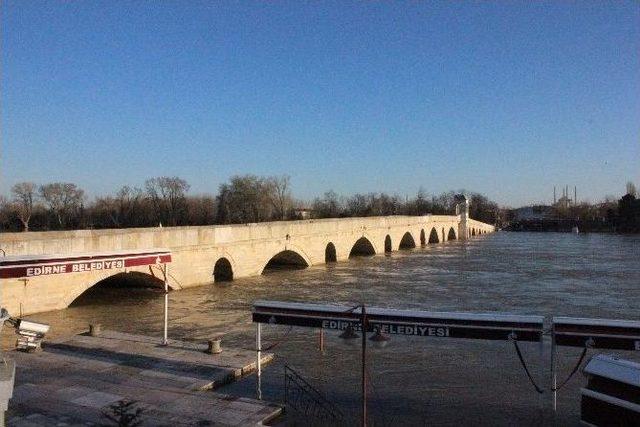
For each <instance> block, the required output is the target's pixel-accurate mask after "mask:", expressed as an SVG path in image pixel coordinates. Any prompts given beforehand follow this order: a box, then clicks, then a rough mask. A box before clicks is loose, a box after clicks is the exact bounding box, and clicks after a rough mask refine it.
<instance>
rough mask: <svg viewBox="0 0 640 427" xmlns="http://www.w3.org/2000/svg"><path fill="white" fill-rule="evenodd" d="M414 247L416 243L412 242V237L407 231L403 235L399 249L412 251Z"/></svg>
mask: <svg viewBox="0 0 640 427" xmlns="http://www.w3.org/2000/svg"><path fill="white" fill-rule="evenodd" d="M415 247H416V241H415V240H413V236H412V235H411V233H409V232H408V231H407V232H406V233H404V235H403V236H402V239H401V240H400V246H399V249H413V248H415Z"/></svg>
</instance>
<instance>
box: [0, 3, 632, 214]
mask: <svg viewBox="0 0 640 427" xmlns="http://www.w3.org/2000/svg"><path fill="white" fill-rule="evenodd" d="M1 4H2V6H1V7H2V163H1V178H2V181H1V183H0V193H3V194H8V191H9V188H10V186H11V185H12V184H13V183H14V182H17V181H22V180H32V181H36V182H39V183H43V182H50V181H71V182H76V183H78V184H80V185H81V186H82V187H84V188H85V189H86V190H87V191H88V192H89V194H91V195H101V194H106V193H110V192H112V191H115V190H116V189H117V188H119V187H120V186H122V185H124V184H136V185H140V186H141V185H142V184H143V182H144V180H145V179H146V178H148V177H152V176H159V175H172V176H173V175H178V176H181V177H183V178H185V179H187V180H188V181H189V183H191V185H192V193H198V192H207V191H210V192H215V191H217V187H218V185H219V184H220V183H221V182H223V181H225V180H226V179H227V178H228V177H229V176H231V175H233V174H244V173H253V174H258V175H270V174H284V173H286V174H289V175H291V177H292V184H293V186H294V193H295V195H296V196H297V197H301V198H311V197H313V196H315V195H319V194H321V193H323V192H324V191H326V190H329V189H334V190H335V191H336V192H338V193H342V194H351V193H354V192H370V191H386V192H390V193H398V194H401V195H404V194H410V195H412V194H415V192H416V191H417V190H418V188H419V187H420V186H423V187H424V188H425V189H426V190H427V191H429V192H433V193H438V192H441V191H445V190H449V189H457V188H467V189H469V190H474V191H479V192H483V193H485V194H487V195H488V196H489V197H491V198H493V199H495V200H497V201H499V202H501V203H504V204H508V205H520V204H526V203H529V202H538V201H549V200H550V199H551V198H552V195H553V193H552V191H553V185H554V184H555V185H558V186H560V185H563V184H569V185H571V186H573V185H574V184H575V185H577V186H578V192H579V198H589V199H591V200H597V199H600V198H602V197H603V196H605V195H606V194H614V195H620V194H621V193H622V191H623V189H624V185H625V182H626V181H627V180H633V181H635V182H636V183H638V184H640V2H637V1H628V2H623V1H611V2H604V1H591V2H590V1H579V2H566V1H557V2H541V1H537V2H524V1H523V2H517V1H511V2H503V1H501V2H496V3H489V2H484V1H483V2H465V1H457V2H443V1H438V2H353V3H351V2H344V1H340V2H336V3H331V2H313V3H306V2H300V1H293V2H255V3H253V2H244V1H243V2H225V1H207V2H196V1H188V2H185V1H176V2H156V1H135V2H121V1H117V2H112V1H100V2H93V1H87V0H85V1H59V2H53V1H52V2H37V1H18V0H4V1H2V3H1Z"/></svg>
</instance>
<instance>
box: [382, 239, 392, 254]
mask: <svg viewBox="0 0 640 427" xmlns="http://www.w3.org/2000/svg"><path fill="white" fill-rule="evenodd" d="M392 250H393V246H391V236H389V235H388V234H387V237H385V238H384V252H385V253H389V252H391V251H392Z"/></svg>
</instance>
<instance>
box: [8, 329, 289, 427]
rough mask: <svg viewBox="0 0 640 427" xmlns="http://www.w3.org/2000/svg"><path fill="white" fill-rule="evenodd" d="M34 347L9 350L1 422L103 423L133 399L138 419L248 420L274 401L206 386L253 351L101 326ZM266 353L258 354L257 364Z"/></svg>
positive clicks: (274, 409)
mask: <svg viewBox="0 0 640 427" xmlns="http://www.w3.org/2000/svg"><path fill="white" fill-rule="evenodd" d="M43 348H44V351H42V352H38V353H21V352H17V351H13V352H10V353H9V354H8V357H10V358H12V359H14V360H15V361H16V365H17V369H16V385H15V389H14V394H13V398H12V399H11V401H10V402H9V411H8V413H7V421H8V422H7V424H8V425H9V426H49V425H111V423H110V422H109V420H108V419H107V418H106V417H105V415H104V413H105V412H106V413H112V411H111V410H110V409H109V407H110V406H111V405H114V404H117V403H118V402H120V401H123V400H124V401H136V404H135V406H134V407H135V408H140V409H142V413H141V415H140V419H141V420H142V421H143V422H142V425H149V426H183V425H201V426H206V425H228V426H238V425H256V424H261V423H262V422H266V421H268V420H270V419H273V418H275V417H277V416H278V415H279V414H280V413H281V411H282V408H281V407H280V406H277V405H274V404H270V403H266V402H262V401H257V400H253V399H247V398H238V397H233V396H229V395H226V394H223V393H218V392H215V391H213V390H214V389H215V388H217V387H219V386H221V385H223V384H226V383H228V382H230V381H233V380H235V379H237V378H239V377H241V376H243V375H245V374H247V373H249V372H251V371H253V370H255V352H253V351H250V350H242V349H232V348H224V347H223V352H222V353H220V354H218V355H210V354H206V353H204V350H205V349H206V346H205V345H198V344H193V343H187V342H182V341H170V343H169V346H161V345H160V340H159V339H157V338H152V337H146V336H140V335H132V334H124V333H119V332H112V331H103V332H102V334H101V335H100V337H91V336H87V335H76V336H74V337H72V338H71V339H68V340H61V341H56V342H49V343H46V344H45V345H44V346H43ZM272 358H273V355H271V354H264V355H263V357H262V363H263V364H266V363H268V362H269V361H271V360H272Z"/></svg>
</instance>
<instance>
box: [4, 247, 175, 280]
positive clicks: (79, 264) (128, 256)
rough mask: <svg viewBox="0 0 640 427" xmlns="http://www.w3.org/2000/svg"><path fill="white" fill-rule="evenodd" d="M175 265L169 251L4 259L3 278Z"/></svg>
mask: <svg viewBox="0 0 640 427" xmlns="http://www.w3.org/2000/svg"><path fill="white" fill-rule="evenodd" d="M168 262H171V253H169V252H145V253H125V254H122V255H120V254H118V255H113V254H110V255H87V256H78V257H68V258H41V259H38V258H36V257H32V258H21V259H15V260H12V259H2V260H0V278H2V279H8V278H28V277H37V276H48V275H52V274H66V273H82V272H87V271H96V270H114V269H121V268H127V267H139V266H144V265H153V264H165V263H168Z"/></svg>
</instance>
